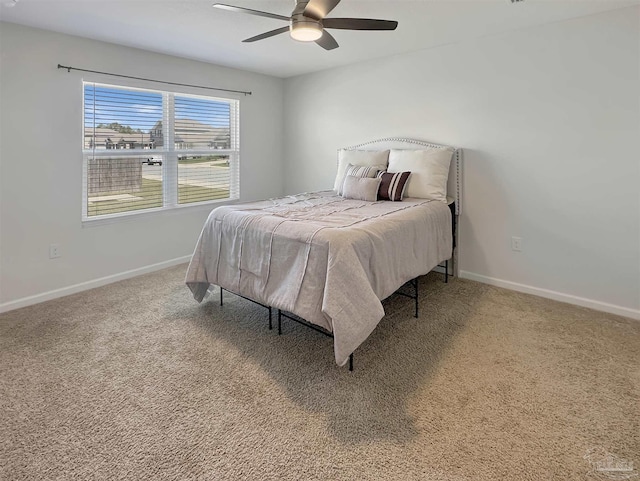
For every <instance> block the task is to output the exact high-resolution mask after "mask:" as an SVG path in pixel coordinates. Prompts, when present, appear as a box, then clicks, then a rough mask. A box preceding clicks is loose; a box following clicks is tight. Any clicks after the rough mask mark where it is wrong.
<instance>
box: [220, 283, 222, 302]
mask: <svg viewBox="0 0 640 481" xmlns="http://www.w3.org/2000/svg"><path fill="white" fill-rule="evenodd" d="M220 305H222V287H221V288H220Z"/></svg>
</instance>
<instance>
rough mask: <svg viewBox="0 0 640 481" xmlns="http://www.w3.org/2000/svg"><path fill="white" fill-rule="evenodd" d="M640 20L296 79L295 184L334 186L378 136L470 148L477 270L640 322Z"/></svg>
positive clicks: (544, 30)
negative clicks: (347, 161) (517, 246)
mask: <svg viewBox="0 0 640 481" xmlns="http://www.w3.org/2000/svg"><path fill="white" fill-rule="evenodd" d="M639 18H640V10H639V9H638V8H637V7H632V8H627V9H622V10H617V11H611V12H607V13H603V14H598V15H594V16H589V17H584V18H580V19H575V20H571V21H565V22H559V23H554V24H549V25H545V26H541V27H535V28H531V29H526V30H521V31H517V32H512V33H507V34H500V35H495V36H490V37H485V38H481V39H478V40H475V41H465V42H461V43H458V44H454V45H447V46H442V47H438V48H433V49H429V50H422V51H418V52H415V53H410V54H404V55H399V56H394V57H391V58H386V59H382V60H376V61H368V62H365V63H361V64H358V65H353V66H349V67H342V68H337V69H333V70H329V71H324V72H319V73H314V74H309V75H304V76H300V77H295V78H291V79H288V80H287V81H286V82H285V98H286V99H287V100H286V103H285V139H286V142H285V159H286V184H285V191H286V192H287V193H293V192H299V191H310V190H319V189H324V188H331V186H332V183H333V176H334V173H335V157H336V155H335V152H336V149H338V148H340V147H343V146H349V145H355V144H358V143H361V142H364V141H367V140H373V139H376V138H381V137H388V136H406V137H413V138H417V139H423V140H429V141H432V142H436V143H441V144H449V145H454V146H458V147H462V148H463V149H464V164H465V165H464V175H463V181H464V183H463V192H464V206H463V215H462V218H461V221H460V244H459V254H460V268H461V270H462V271H463V272H462V274H463V275H465V276H467V277H470V278H474V279H477V280H482V281H485V282H490V283H494V284H498V285H503V286H507V287H511V288H515V289H519V290H523V291H528V292H533V293H536V294H540V295H544V296H547V297H552V298H557V299H561V300H565V301H569V302H573V303H577V304H582V305H587V306H591V307H595V308H598V309H602V310H607V311H611V312H617V313H621V314H624V315H629V316H632V317H640V156H639V148H638V147H639V143H640V105H639V99H640V95H639V94H640V78H639V72H640V66H639V58H640V28H639ZM511 236H520V237H522V238H523V239H524V242H523V246H524V248H523V252H521V253H516V252H512V251H511V247H510V242H511Z"/></svg>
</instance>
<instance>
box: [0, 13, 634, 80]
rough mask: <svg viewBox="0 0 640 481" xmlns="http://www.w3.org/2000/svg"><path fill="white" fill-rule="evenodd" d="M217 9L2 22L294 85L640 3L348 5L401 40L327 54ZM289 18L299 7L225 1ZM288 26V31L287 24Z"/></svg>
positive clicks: (359, 35)
mask: <svg viewBox="0 0 640 481" xmlns="http://www.w3.org/2000/svg"><path fill="white" fill-rule="evenodd" d="M215 2H216V0H206V1H204V0H174V1H171V2H167V1H155V0H126V1H123V0H19V1H18V3H17V4H16V5H15V6H14V7H8V6H7V3H10V2H9V0H0V20H2V21H6V22H12V23H18V24H23V25H28V26H32V27H38V28H43V29H47V30H53V31H57V32H63V33H68V34H72V35H78V36H81V37H87V38H92V39H96V40H102V41H106V42H111V43H116V44H120V45H126V46H129V47H136V48H141V49H144V50H150V51H154V52H160V53H166V54H170V55H176V56H180V57H185V58H191V59H195V60H201V61H204V62H210V63H214V64H219V65H225V66H229V67H236V68H240V69H245V70H251V71H255V72H261V73H265V74H269V75H274V76H277V77H291V76H294V75H300V74H304V73H308V72H313V71H317V70H323V69H327V68H332V67H337V66H340V65H346V64H350V63H354V62H358V61H362V60H368V59H372V58H377V57H384V56H388V55H393V54H398V53H403V52H409V51H412V50H420V49H425V48H431V47H434V46H438V45H444V44H449V43H453V42H457V41H461V40H469V39H473V38H477V37H481V36H485V35H491V34H496V33H500V32H505V31H509V30H516V29H521V28H527V27H530V26H534V25H540V24H544V23H549V22H556V21H561V20H566V19H570V18H576V17H580V16H584V15H592V14H595V13H598V12H603V11H606V10H612V9H616V8H623V7H627V6H632V5H639V4H640V0H569V1H564V0H525V1H524V2H520V3H515V4H513V3H511V1H510V0H438V1H428V0H426V1H403V0H393V1H375V0H372V1H370V0H343V1H342V3H340V5H338V6H337V7H336V8H335V10H334V11H333V12H331V14H330V15H329V16H330V17H367V18H383V19H389V20H397V21H398V22H399V26H398V29H397V30H396V31H393V32H350V31H345V30H332V34H333V36H334V37H335V38H336V40H337V41H338V43H339V44H340V48H338V49H336V50H332V51H325V50H323V49H322V48H320V47H318V46H317V45H315V44H313V43H311V44H307V43H300V42H296V41H294V40H292V39H291V38H290V37H289V35H288V34H283V35H279V36H277V37H272V38H269V39H266V40H262V41H260V42H256V43H242V40H243V39H245V38H248V37H251V36H254V35H257V34H260V33H263V32H266V31H268V30H273V29H276V28H278V27H281V26H284V25H283V23H284V22H282V21H279V20H273V19H269V18H262V17H257V16H252V15H243V14H239V13H233V12H229V11H224V10H219V9H214V8H212V5H213V3H215ZM223 3H228V4H233V5H237V6H243V7H247V8H253V9H258V10H265V11H269V12H273V13H277V14H280V15H285V16H288V15H289V14H290V13H291V10H292V9H293V5H294V1H293V0H254V1H247V0H223ZM285 25H286V23H285Z"/></svg>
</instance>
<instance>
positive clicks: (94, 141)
mask: <svg viewBox="0 0 640 481" xmlns="http://www.w3.org/2000/svg"><path fill="white" fill-rule="evenodd" d="M83 90H84V129H83V159H84V173H83V182H84V188H83V212H82V214H83V219H84V220H88V219H95V218H100V217H105V216H109V217H113V216H120V215H125V214H130V213H133V212H141V211H146V210H149V209H155V210H158V209H170V208H175V207H178V206H180V205H186V204H196V203H202V202H212V201H219V200H225V199H227V200H228V199H237V198H238V197H239V160H240V155H239V154H240V152H239V138H238V124H239V123H238V110H239V109H238V101H237V100H231V99H221V98H213V97H202V96H195V95H184V94H178V93H173V92H163V91H156V90H142V89H134V88H128V87H120V86H114V85H105V84H96V83H88V82H85V83H84V84H83Z"/></svg>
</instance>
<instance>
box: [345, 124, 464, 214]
mask: <svg viewBox="0 0 640 481" xmlns="http://www.w3.org/2000/svg"><path fill="white" fill-rule="evenodd" d="M382 142H402V143H406V144H414V145H420V146H422V147H430V148H432V149H444V148H452V149H454V152H453V160H454V162H455V165H456V192H455V201H456V215H459V214H460V210H461V207H462V189H461V184H460V169H461V167H460V163H461V160H462V149H456V148H455V147H450V146H448V145H440V144H432V143H430V142H424V141H422V140H416V139H404V138H401V137H387V138H384V139H378V140H371V141H369V142H364V143H362V144H358V145H354V146H352V147H345V150H358V149H361V148H362V147H367V146H369V145H372V144H378V143H382Z"/></svg>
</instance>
